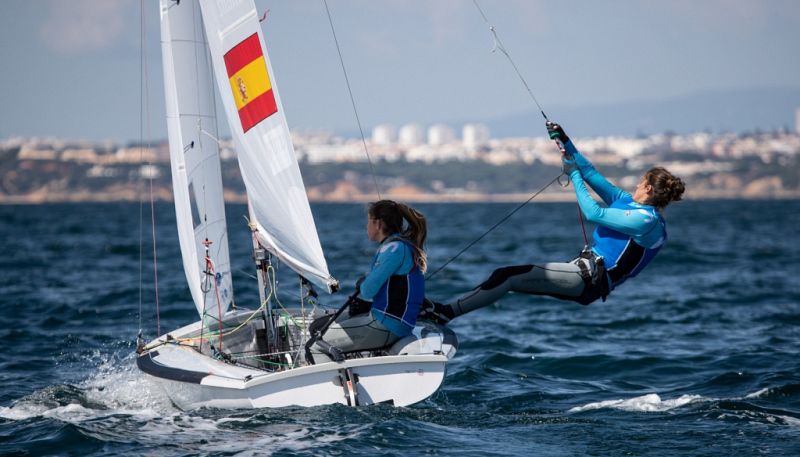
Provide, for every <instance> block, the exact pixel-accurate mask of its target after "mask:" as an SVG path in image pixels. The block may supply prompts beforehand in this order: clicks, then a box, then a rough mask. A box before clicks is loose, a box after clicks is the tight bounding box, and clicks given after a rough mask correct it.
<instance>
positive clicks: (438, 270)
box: [425, 173, 563, 281]
mask: <svg viewBox="0 0 800 457" xmlns="http://www.w3.org/2000/svg"><path fill="white" fill-rule="evenodd" d="M562 174H563V173H562ZM559 178H561V174H559V175H558V176H556V177H555V178H553V180H552V181H550V182H549V183H547V184H545V186H544V187H542V188H541V189H539V190H538V191H536V193H534V194H533V195H531V196H530V198H528V199H527V200H525V201H524V202H522V204H520V205H519V206H517V207H516V208H514V210H513V211H511V212H510V213H508V214H507V215H505V217H503V218H502V219H500V220H499V221H497V223H495V224H494V225H493V226H492V227H491V228H490V229H489V230H487V231H485V232H483V234H482V235H481V236H479V237H478V238H476V239H475V240H474V241H473V242H471V243H470V244H468V245H467V246H466V247H465V248H464V249H462V250H460V251H459V252H458V254H456V255H454V256H453V257H451V258H450V260H448V261H447V262H445V263H444V265H442V266H441V267H439V268H437V269H436V271H434V272H433V273H431V274H429V275H428V276H426V277H425V280H426V281H427V280H429V279H431V278H432V277H433V276H434V275H436V273H438V272H440V271H441V270H443V269H444V267H446V266H447V265H449V264H450V263H451V262H452V261H454V260H455V259H457V258H458V257H459V256H460V255H461V254H463V253H464V252H466V251H467V249H469V248H471V247H472V246H474V245H475V243H477V242H478V241H480V240H482V239H483V237H485V236H486V235H488V234H489V233H490V232H491V231H492V230H494V229H496V228H497V227H499V226H500V224H502V223H503V222H505V221H506V220H507V219H508V218H510V217H511V216H513V215H514V213H516V212H517V211H519V210H521V209H522V207H523V206H525V205H527V204H528V203H530V201H531V200H533V199H534V198H536V197H537V196H538V195H539V194H541V193H542V192H544V190H545V189H547V188H548V187H550V186H551V185H552V184H553V183H554V182H556V181H558V179H559Z"/></svg>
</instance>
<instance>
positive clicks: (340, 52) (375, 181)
mask: <svg viewBox="0 0 800 457" xmlns="http://www.w3.org/2000/svg"><path fill="white" fill-rule="evenodd" d="M322 3H324V4H325V12H326V13H328V23H329V24H330V25H331V33H332V34H333V42H334V43H336V52H338V53H339V63H340V64H341V65H342V73H344V80H345V82H346V83H347V92H348V93H349V94H350V103H351V104H352V105H353V113H355V116H356V123H358V131H359V132H360V133H361V143H362V144H363V145H364V154H366V155H367V162H369V168H370V172H371V173H372V181H373V182H374V183H375V193H377V194H378V200H382V197H381V188H380V186H378V178H377V176H376V175H375V166H374V165H373V164H372V158H371V157H370V156H369V150H368V149H367V140H366V139H365V138H364V128H363V127H362V126H361V119H360V118H359V117H358V109H356V101H355V98H354V97H353V90H352V88H351V87H350V78H348V77H347V69H346V68H345V66H344V58H343V57H342V49H341V48H340V47H339V39H338V38H336V29H335V28H334V27H333V19H332V18H331V10H330V9H329V8H328V0H322Z"/></svg>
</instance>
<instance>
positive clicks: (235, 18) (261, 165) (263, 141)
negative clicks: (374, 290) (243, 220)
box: [200, 0, 338, 291]
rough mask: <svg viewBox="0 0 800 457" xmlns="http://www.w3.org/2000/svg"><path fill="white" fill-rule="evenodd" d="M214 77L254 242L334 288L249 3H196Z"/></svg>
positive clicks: (328, 288) (306, 275) (327, 287)
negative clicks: (227, 127) (251, 226)
mask: <svg viewBox="0 0 800 457" xmlns="http://www.w3.org/2000/svg"><path fill="white" fill-rule="evenodd" d="M200 7H201V10H202V13H203V19H204V20H203V23H204V29H205V34H206V39H207V41H208V47H209V50H210V51H211V59H212V63H213V68H214V76H215V79H216V81H217V87H218V89H219V93H220V96H221V98H222V103H223V105H224V107H225V114H226V116H227V118H228V123H229V125H230V129H231V135H232V136H233V139H234V141H235V144H236V150H237V153H238V158H239V168H240V169H241V172H242V178H243V180H244V183H245V187H246V188H247V196H248V201H249V204H250V216H251V220H250V222H251V224H253V225H254V227H255V235H256V237H257V239H258V242H259V243H260V244H261V245H262V246H264V247H265V248H266V249H267V250H268V251H269V252H271V253H272V254H273V255H275V256H276V257H278V259H280V260H281V261H282V262H283V263H285V264H286V265H288V266H289V267H290V268H292V269H293V270H294V271H296V272H297V273H298V274H300V275H301V276H303V277H304V278H306V279H308V280H309V281H310V282H312V283H314V284H316V285H317V286H319V287H322V288H323V289H325V290H326V291H332V290H333V289H334V288H336V286H337V284H338V283H337V281H336V280H335V279H334V278H333V277H332V276H331V275H330V273H329V272H328V266H327V263H326V261H325V257H324V255H323V253H322V246H321V245H320V242H319V236H318V235H317V228H316V225H315V224H314V218H313V216H312V214H311V208H310V206H309V203H308V197H307V196H306V191H305V186H304V185H303V178H302V176H301V174H300V167H299V165H298V163H297V158H296V156H295V152H294V146H293V144H292V140H291V136H290V133H289V127H288V125H287V123H286V116H285V115H284V113H283V107H282V105H281V99H280V94H279V92H278V86H277V84H276V81H275V78H274V73H273V71H272V65H271V63H270V60H269V55H268V54H267V50H266V46H265V45H264V37H263V34H262V31H261V26H260V23H259V20H258V15H257V14H256V11H255V8H254V7H253V4H252V2H247V1H228V0H226V1H219V0H201V1H200Z"/></svg>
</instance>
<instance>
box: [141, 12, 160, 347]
mask: <svg viewBox="0 0 800 457" xmlns="http://www.w3.org/2000/svg"><path fill="white" fill-rule="evenodd" d="M142 41H143V43H144V45H143V46H142V69H143V71H144V78H143V81H144V83H143V87H144V94H143V97H144V112H145V122H144V125H145V132H144V133H145V138H147V150H148V151H150V150H151V149H152V146H153V145H152V141H151V138H152V130H151V128H150V85H149V84H148V82H147V79H148V76H149V74H150V72H149V69H148V66H147V24H146V23H145V16H144V14H142ZM139 148H140V149H139V150H140V151H141V150H142V145H140V146H139ZM147 165H148V170H152V169H153V162H152V160H151V159H148V161H147ZM148 178H149V181H150V230H151V232H152V234H153V287H154V288H155V296H156V336H157V337H160V336H161V305H160V300H159V295H158V243H157V239H156V204H155V196H154V193H153V179H154V178H155V176H154V174H153V173H150V174H149V177H148Z"/></svg>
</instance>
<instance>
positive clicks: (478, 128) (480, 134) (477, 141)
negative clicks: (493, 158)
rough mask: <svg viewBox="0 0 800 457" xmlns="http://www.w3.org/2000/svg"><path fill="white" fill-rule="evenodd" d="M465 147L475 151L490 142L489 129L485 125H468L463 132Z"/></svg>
mask: <svg viewBox="0 0 800 457" xmlns="http://www.w3.org/2000/svg"><path fill="white" fill-rule="evenodd" d="M461 135H462V136H461V137H462V140H463V141H464V147H465V148H467V150H470V151H475V150H477V149H478V148H480V147H481V146H484V145H485V144H486V143H488V142H489V127H487V126H485V125H483V124H467V125H465V126H464V128H463V129H462V131H461Z"/></svg>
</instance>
